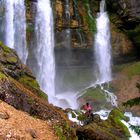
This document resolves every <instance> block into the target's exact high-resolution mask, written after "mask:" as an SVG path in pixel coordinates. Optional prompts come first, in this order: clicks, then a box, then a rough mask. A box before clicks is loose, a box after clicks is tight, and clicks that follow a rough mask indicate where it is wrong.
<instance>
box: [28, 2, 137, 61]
mask: <svg viewBox="0 0 140 140" xmlns="http://www.w3.org/2000/svg"><path fill="white" fill-rule="evenodd" d="M127 1H128V3H127V4H121V3H120V1H112V0H108V1H107V6H106V8H107V12H108V15H109V18H110V20H111V36H112V37H111V43H112V52H113V58H114V59H113V60H114V61H115V62H117V63H119V62H122V61H125V60H126V57H128V56H130V57H132V56H135V55H136V53H135V52H136V51H135V47H134V46H139V42H138V39H136V37H135V38H134V39H133V36H136V35H131V36H132V39H131V36H130V37H129V36H128V34H126V33H125V32H124V30H123V29H124V28H126V26H125V25H129V24H128V21H129V22H131V21H132V22H133V23H132V22H131V23H132V24H131V26H133V25H137V24H138V23H137V22H138V21H139V20H138V19H139V18H138V17H139V14H138V11H139V9H138V8H137V7H138V5H139V2H136V4H135V2H134V1H133V2H131V1H130V0H127ZM33 3H34V4H35V3H36V2H34V1H32V2H31V1H28V2H27V14H26V15H27V22H28V23H27V40H28V43H29V44H31V45H33V43H32V42H33V39H34V38H33V33H34V31H33V26H34V21H33V17H34V14H35V9H34V6H33V5H34V4H33ZM99 3H100V1H98V0H91V1H89V2H84V1H77V0H56V1H54V0H52V1H51V4H52V8H53V13H54V31H55V49H56V53H57V51H58V52H61V53H62V55H61V57H62V56H64V55H65V53H67V54H68V55H69V53H70V55H71V52H70V51H65V49H66V50H67V49H68V50H69V49H71V48H72V49H78V51H79V49H84V50H85V49H86V50H85V51H87V49H88V51H89V52H90V53H92V50H93V49H91V48H92V47H94V46H93V45H92V44H93V43H94V37H95V33H96V24H95V19H96V17H97V13H98V12H99ZM123 3H124V2H123ZM125 5H126V7H128V9H131V10H130V11H129V10H128V11H125V9H123V8H121V6H123V7H125ZM116 8H117V9H116ZM132 9H134V11H133V10H132ZM136 9H137V10H136ZM134 12H135V13H136V14H134ZM132 13H133V14H132ZM128 19H130V20H128ZM131 26H130V27H131ZM120 29H121V31H120ZM138 37H139V36H138ZM135 40H136V41H135ZM78 51H76V53H75V52H74V53H73V52H72V54H75V55H74V57H79V55H80V54H78V53H77V52H78ZM63 52H64V53H63ZM83 52H84V51H83ZM58 55H59V53H58ZM82 56H83V54H82ZM89 56H90V55H89ZM74 57H73V58H74ZM86 59H89V61H92V60H93V59H92V57H90V58H86ZM63 60H65V57H63V59H61V61H63ZM70 60H71V58H70ZM79 60H80V59H79ZM74 61H75V60H74Z"/></svg>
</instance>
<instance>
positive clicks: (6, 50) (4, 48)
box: [0, 41, 12, 53]
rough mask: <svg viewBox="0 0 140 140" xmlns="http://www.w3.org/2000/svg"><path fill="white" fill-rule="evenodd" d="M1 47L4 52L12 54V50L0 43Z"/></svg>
mask: <svg viewBox="0 0 140 140" xmlns="http://www.w3.org/2000/svg"><path fill="white" fill-rule="evenodd" d="M0 47H1V48H2V49H3V50H4V52H6V53H12V49H10V48H9V47H7V46H5V45H4V44H3V43H2V42H1V41H0Z"/></svg>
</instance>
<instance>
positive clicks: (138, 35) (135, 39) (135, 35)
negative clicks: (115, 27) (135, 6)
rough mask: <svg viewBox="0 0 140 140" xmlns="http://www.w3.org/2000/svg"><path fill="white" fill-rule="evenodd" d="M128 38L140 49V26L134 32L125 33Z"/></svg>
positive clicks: (127, 31)
mask: <svg viewBox="0 0 140 140" xmlns="http://www.w3.org/2000/svg"><path fill="white" fill-rule="evenodd" d="M125 32H126V33H127V35H128V37H129V38H130V39H131V40H132V41H133V42H134V44H135V45H136V46H137V47H139V46H140V39H139V38H140V25H138V26H137V27H136V28H135V29H133V30H126V31H125Z"/></svg>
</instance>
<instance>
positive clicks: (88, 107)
mask: <svg viewBox="0 0 140 140" xmlns="http://www.w3.org/2000/svg"><path fill="white" fill-rule="evenodd" d="M83 109H84V110H85V111H86V112H85V115H86V116H87V117H90V116H91V114H92V107H91V105H90V104H89V103H86V104H85V105H84V106H83Z"/></svg>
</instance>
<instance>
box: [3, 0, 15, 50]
mask: <svg viewBox="0 0 140 140" xmlns="http://www.w3.org/2000/svg"><path fill="white" fill-rule="evenodd" d="M5 44H6V45H7V46H9V47H10V48H14V0H6V1H5Z"/></svg>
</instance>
